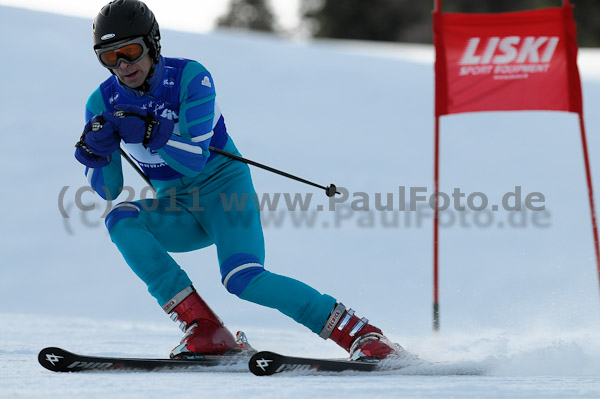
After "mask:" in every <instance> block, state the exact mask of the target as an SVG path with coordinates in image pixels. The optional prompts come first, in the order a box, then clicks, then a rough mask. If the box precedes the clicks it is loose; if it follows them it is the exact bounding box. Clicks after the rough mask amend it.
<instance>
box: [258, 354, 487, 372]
mask: <svg viewBox="0 0 600 399" xmlns="http://www.w3.org/2000/svg"><path fill="white" fill-rule="evenodd" d="M248 368H249V369H250V371H251V372H252V373H253V374H255V375H258V376H265V375H273V374H280V373H289V372H292V373H294V374H302V375H304V374H319V373H322V372H330V373H331V372H344V371H346V372H347V371H358V372H381V373H388V374H389V373H393V374H399V375H400V374H401V375H423V376H426V375H428V376H434V375H435V376H450V375H485V374H486V373H487V371H488V370H487V369H488V367H487V366H486V365H485V364H482V363H479V362H467V361H465V362H426V361H423V360H421V359H419V358H418V357H417V356H414V355H407V356H405V357H399V358H388V359H384V360H381V361H379V362H377V361H374V362H367V361H351V360H343V359H321V358H306V357H295V356H285V355H281V354H279V353H274V352H268V351H262V352H258V353H256V354H254V355H253V356H252V357H251V358H250V361H249V362H248Z"/></svg>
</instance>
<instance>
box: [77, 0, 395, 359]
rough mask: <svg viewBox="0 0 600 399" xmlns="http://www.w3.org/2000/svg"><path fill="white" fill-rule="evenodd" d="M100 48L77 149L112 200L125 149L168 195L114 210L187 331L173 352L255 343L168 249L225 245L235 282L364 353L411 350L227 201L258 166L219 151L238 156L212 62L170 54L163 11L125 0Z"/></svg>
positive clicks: (136, 266) (106, 13) (113, 228)
mask: <svg viewBox="0 0 600 399" xmlns="http://www.w3.org/2000/svg"><path fill="white" fill-rule="evenodd" d="M93 40H94V51H95V52H96V55H97V57H98V61H99V62H100V64H101V65H102V66H104V67H105V68H107V69H108V70H109V71H110V72H111V74H112V76H111V77H109V78H108V79H107V80H106V81H104V82H103V83H102V84H101V85H100V86H99V87H98V88H97V89H96V90H95V91H94V92H93V93H92V94H91V96H90V98H89V100H88V102H87V104H86V120H87V123H86V125H85V128H84V132H83V134H82V136H81V139H80V140H79V142H78V143H77V144H76V151H75V157H76V159H77V160H78V161H79V162H81V163H82V164H83V165H85V166H86V168H85V174H86V176H87V178H88V181H89V183H90V185H91V186H92V188H93V189H94V190H95V191H96V192H97V193H98V194H99V195H100V196H101V197H102V198H104V199H105V200H111V199H114V198H116V197H117V196H118V195H119V193H120V192H121V190H122V186H123V171H122V165H121V154H120V153H119V149H120V148H122V150H123V151H125V152H127V153H129V155H130V157H131V158H132V159H134V160H135V161H136V162H137V164H138V165H139V167H140V169H141V170H142V171H143V173H144V174H145V175H146V176H147V177H148V178H149V179H150V181H151V182H152V185H153V186H154V187H155V189H156V199H147V200H139V201H135V202H124V203H120V204H118V205H117V206H116V207H115V208H114V209H113V210H112V211H111V212H110V213H109V214H108V216H107V217H106V226H107V228H108V231H109V233H110V237H111V240H112V241H113V242H114V243H115V245H116V246H117V248H118V250H119V251H120V252H121V254H122V255H123V257H124V259H125V261H126V262H127V264H128V265H129V266H130V267H131V269H132V270H133V271H134V272H135V273H136V274H137V275H138V276H139V277H140V278H141V279H142V280H143V281H144V282H145V283H146V284H147V286H148V291H149V292H150V294H151V295H152V296H153V297H154V298H155V299H156V300H157V301H158V303H159V304H160V305H161V306H162V308H163V310H164V311H165V312H166V313H167V314H169V315H170V316H171V318H172V319H173V320H174V321H179V322H180V323H181V329H182V330H183V331H184V332H185V335H184V336H183V338H182V340H181V343H180V344H179V345H178V346H176V347H175V348H174V349H173V350H172V351H171V357H172V358H194V357H197V356H202V355H206V354H211V355H229V354H236V353H240V352H242V351H244V350H245V349H248V346H247V344H246V343H245V342H244V339H243V337H242V336H240V337H238V339H237V340H236V338H234V337H233V335H232V334H231V332H230V331H229V330H228V329H227V327H225V325H224V324H223V322H222V321H221V320H220V319H219V317H218V316H217V315H216V314H215V313H214V312H213V311H212V310H211V309H210V308H209V307H208V305H207V304H206V303H205V302H204V301H203V299H202V298H201V297H200V296H199V294H198V293H197V292H196V290H195V289H194V287H193V285H192V282H191V281H190V279H189V277H188V276H187V274H186V273H185V272H184V271H183V270H182V269H181V267H180V266H179V265H178V264H177V263H176V262H175V260H174V259H173V258H172V257H171V256H170V255H169V253H168V252H188V251H193V250H197V249H200V248H204V247H207V246H209V245H212V244H215V245H216V248H217V255H218V261H219V265H220V271H221V275H222V280H221V282H222V283H223V285H224V286H225V288H226V289H227V290H228V291H229V292H230V293H232V294H235V295H237V296H238V297H239V298H241V299H244V300H247V301H250V302H253V303H257V304H259V305H263V306H267V307H270V308H274V309H277V310H279V311H280V312H282V313H284V314H285V315H287V316H289V317H291V318H292V319H294V320H295V321H297V322H298V323H300V324H303V325H304V326H306V327H308V328H309V329H310V330H312V331H313V332H315V333H317V334H319V335H320V336H321V337H322V338H324V339H327V338H329V339H331V340H333V341H334V342H336V343H337V344H338V345H340V346H341V347H342V348H344V349H345V350H346V351H348V352H349V354H350V358H351V359H354V360H379V359H382V358H385V357H388V356H396V355H400V354H402V353H403V351H402V349H401V348H400V347H399V346H398V345H396V344H393V343H391V342H390V341H389V340H388V339H387V338H386V337H385V336H384V335H383V334H382V332H381V330H379V329H378V328H376V327H374V326H373V325H371V324H369V322H368V320H367V319H365V318H359V317H357V316H356V315H355V314H354V311H353V310H352V309H349V308H346V307H345V306H344V305H343V304H342V303H340V302H337V301H336V299H334V298H333V297H331V296H329V295H324V294H320V293H319V292H317V291H316V290H315V289H313V288H311V287H309V286H308V285H306V284H304V283H302V282H300V281H297V280H294V279H292V278H288V277H284V276H281V275H277V274H275V273H271V272H269V271H267V270H265V268H264V258H265V250H264V241H263V233H262V227H261V223H260V214H259V210H257V209H256V208H255V206H254V204H253V201H247V204H246V205H245V206H241V207H239V208H238V207H232V209H227V207H224V205H223V198H233V196H236V195H237V196H238V197H239V198H241V196H242V195H244V194H246V195H248V194H250V195H251V194H253V193H254V192H255V191H254V187H253V184H252V180H251V176H250V171H249V169H248V166H247V165H246V164H244V163H242V162H238V161H235V160H232V159H230V158H228V157H225V156H223V155H219V154H216V153H214V152H212V153H211V152H209V145H210V146H213V147H215V148H218V149H223V150H225V151H227V152H230V153H234V154H238V155H239V152H238V151H237V149H236V147H235V145H234V143H233V141H232V139H231V137H230V136H229V134H228V132H227V129H226V127H225V122H224V118H223V115H222V114H221V110H220V109H219V106H218V105H217V103H216V101H215V84H214V82H213V79H212V76H211V74H210V73H209V72H208V71H207V70H206V68H205V67H204V66H203V65H201V64H200V63H198V62H196V61H192V60H186V59H179V58H166V57H163V56H162V55H161V46H160V32H159V27H158V23H157V22H156V19H155V17H154V14H153V13H152V11H151V10H150V9H148V7H147V6H146V5H145V4H144V3H143V2H141V1H137V0H115V1H111V2H110V3H108V4H107V5H106V6H104V7H103V8H102V10H101V11H100V13H99V14H98V15H97V17H96V18H95V20H94V24H93Z"/></svg>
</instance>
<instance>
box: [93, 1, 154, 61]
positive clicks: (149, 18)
mask: <svg viewBox="0 0 600 399" xmlns="http://www.w3.org/2000/svg"><path fill="white" fill-rule="evenodd" d="M93 32H94V50H96V49H99V48H102V47H104V46H106V45H109V44H113V43H116V42H120V41H122V40H125V39H133V38H136V37H141V38H143V39H144V43H145V44H146V46H148V49H149V53H150V57H152V59H153V60H154V63H155V64H156V63H157V62H158V59H159V56H160V31H159V29H158V23H157V22H156V18H154V14H153V13H152V11H150V9H149V8H148V6H146V4H144V3H142V2H141V1H138V0H113V1H111V2H110V3H108V4H107V5H105V6H104V7H102V10H100V12H99V13H98V15H97V16H96V19H94V26H93Z"/></svg>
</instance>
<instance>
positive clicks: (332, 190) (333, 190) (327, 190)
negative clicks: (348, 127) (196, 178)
mask: <svg viewBox="0 0 600 399" xmlns="http://www.w3.org/2000/svg"><path fill="white" fill-rule="evenodd" d="M208 149H209V150H210V151H213V152H216V153H217V154H221V155H224V156H226V157H229V158H231V159H235V160H236V161H240V162H243V163H245V164H248V165H252V166H256V167H257V168H261V169H264V170H267V171H269V172H272V173H275V174H278V175H281V176H284V177H287V178H289V179H292V180H296V181H299V182H301V183H305V184H308V185H310V186H313V187H317V188H320V189H321V190H325V195H327V196H328V197H333V196H334V195H336V194H340V192H339V191H337V187H336V186H335V184H330V185H329V186H327V187H325V186H322V185H320V184H317V183H314V182H312V181H309V180H306V179H303V178H301V177H298V176H294V175H292V174H289V173H287V172H284V171H281V170H279V169H275V168H272V167H270V166H267V165H263V164H261V163H258V162H255V161H252V160H250V159H246V158H244V157H240V156H239V155H235V154H232V153H230V152H227V151H223V150H221V149H218V148H215V147H212V146H211V147H209V148H208ZM119 152H120V153H121V155H122V156H123V158H125V160H126V161H127V162H128V163H129V164H130V165H131V166H132V167H133V169H135V171H136V172H138V174H139V175H140V176H141V177H142V179H144V181H145V182H146V184H148V185H149V186H150V187H152V189H154V186H153V185H152V183H151V182H150V179H148V176H146V175H145V174H144V172H142V171H141V170H140V168H139V167H138V166H137V165H136V163H135V162H133V160H132V159H131V158H130V157H129V155H127V153H126V152H125V151H123V149H122V148H119ZM155 191H156V190H155Z"/></svg>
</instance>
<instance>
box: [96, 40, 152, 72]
mask: <svg viewBox="0 0 600 399" xmlns="http://www.w3.org/2000/svg"><path fill="white" fill-rule="evenodd" d="M95 51H96V56H97V57H98V61H100V63H101V64H102V65H103V66H105V67H106V68H109V69H116V68H118V67H119V64H120V63H121V61H123V62H126V63H128V64H135V63H136V62H138V61H139V60H141V59H142V58H143V57H144V56H145V55H146V54H148V47H147V46H146V43H144V39H143V38H141V37H138V38H135V39H132V40H126V41H122V42H118V43H115V44H113V45H111V46H106V47H101V48H99V49H96V50H95Z"/></svg>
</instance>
